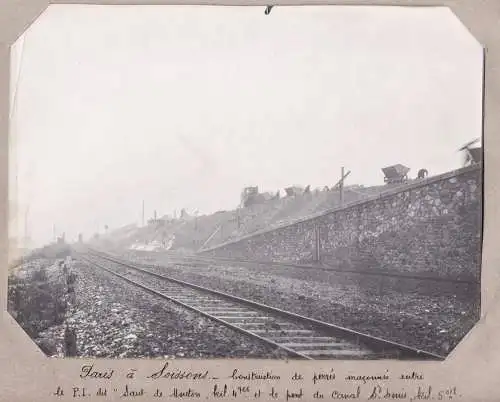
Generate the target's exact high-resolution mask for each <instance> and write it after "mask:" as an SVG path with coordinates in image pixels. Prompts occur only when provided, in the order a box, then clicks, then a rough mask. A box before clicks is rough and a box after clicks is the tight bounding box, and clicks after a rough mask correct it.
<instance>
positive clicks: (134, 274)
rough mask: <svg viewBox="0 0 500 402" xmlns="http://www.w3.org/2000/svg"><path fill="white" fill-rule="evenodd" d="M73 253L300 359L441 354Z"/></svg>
mask: <svg viewBox="0 0 500 402" xmlns="http://www.w3.org/2000/svg"><path fill="white" fill-rule="evenodd" d="M79 258H80V259H81V260H83V261H86V262H87V263H89V264H91V265H93V266H95V267H98V268H100V269H103V270H105V271H107V272H109V273H110V274H112V275H115V276H117V277H119V278H121V279H122V280H125V281H127V282H128V283H130V284H132V285H134V286H137V287H139V288H141V289H143V290H145V291H147V292H149V293H152V294H154V295H156V296H158V297H161V298H163V299H167V300H170V301H172V302H174V303H176V304H178V305H180V306H183V307H184V308H186V309H189V310H192V311H195V312H197V313H199V314H200V315H202V316H205V317H207V318H209V319H211V320H214V321H216V322H218V323H220V324H221V325H224V326H226V327H229V328H231V329H233V330H235V331H238V332H240V333H243V334H245V335H247V336H250V337H253V338H256V339H259V340H260V341H262V342H264V343H267V344H268V345H272V346H274V347H275V348H276V349H280V350H281V351H283V352H286V353H287V354H288V355H290V356H294V357H298V358H302V359H388V358H392V359H396V358H397V359H420V360H422V359H432V360H442V359H444V357H443V356H439V355H436V354H433V353H429V352H425V351H421V350H417V349H414V348H411V347H408V346H405V345H401V344H398V343H394V342H391V341H387V340H384V339H381V338H376V337H372V336H369V335H366V334H362V333H359V332H356V331H352V330H349V329H347V328H343V327H339V326H335V325H333V324H330V323H326V322H322V321H318V320H315V319H312V318H308V317H303V316H300V315H298V314H295V313H291V312H287V311H284V310H281V309H277V308H275V307H271V306H267V305H264V304H261V303H257V302H253V301H250V300H246V299H242V298H239V297H236V296H232V295H229V294H226V293H222V292H219V291H215V290H212V289H208V288H205V287H202V286H198V285H195V284H191V283H188V282H184V281H180V280H178V279H174V278H171V277H168V276H165V275H160V274H157V273H154V272H151V271H148V270H146V269H144V268H141V267H139V266H137V265H135V264H133V263H130V262H125V261H123V260H120V259H118V258H115V257H112V256H109V255H106V254H103V253H100V252H99V253H97V252H93V251H90V250H87V251H86V252H85V253H79Z"/></svg>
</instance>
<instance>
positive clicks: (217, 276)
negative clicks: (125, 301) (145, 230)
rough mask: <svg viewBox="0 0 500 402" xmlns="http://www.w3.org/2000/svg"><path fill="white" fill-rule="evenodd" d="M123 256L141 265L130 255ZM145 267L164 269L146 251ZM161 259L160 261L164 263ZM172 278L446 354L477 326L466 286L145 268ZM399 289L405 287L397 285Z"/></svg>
mask: <svg viewBox="0 0 500 402" xmlns="http://www.w3.org/2000/svg"><path fill="white" fill-rule="evenodd" d="M123 257H128V258H130V259H135V260H136V261H141V260H142V261H143V262H144V259H143V257H138V256H137V255H135V254H134V253H129V252H127V253H124V254H123ZM148 257H149V261H148V262H147V264H151V263H154V264H159V265H162V264H165V262H166V261H165V260H163V261H162V257H161V256H155V254H154V253H151V254H150V255H149V256H148ZM163 258H164V257H163ZM151 269H153V270H154V271H156V272H160V273H164V274H166V275H171V276H172V277H175V278H177V279H181V280H185V281H189V282H192V283H195V284H198V285H202V286H207V287H210V288H213V289H216V290H220V291H223V292H227V293H230V294H233V295H236V296H240V297H244V298H248V299H251V300H254V301H259V302H261V303H266V304H269V305H272V306H275V307H279V308H282V309H285V310H289V311H293V312H295V313H298V314H302V315H306V316H309V317H314V318H316V319H319V320H323V321H327V322H331V323H334V324H337V325H341V326H345V327H348V328H351V329H355V330H358V331H361V332H364V333H367V334H370V335H373V336H379V337H382V338H385V339H389V340H392V341H395V342H400V343H404V344H406V345H410V346H413V347H416V348H421V349H425V350H428V351H431V352H434V353H439V354H443V355H446V354H447V353H448V352H449V351H450V350H451V349H453V348H454V347H455V346H456V344H457V343H458V342H459V341H460V339H461V338H462V337H463V336H464V335H465V334H466V333H467V332H468V331H469V329H470V328H471V327H472V326H473V325H474V323H475V322H476V321H477V316H478V309H479V307H478V303H479V292H478V291H477V288H475V287H471V286H470V285H462V284H460V285H454V286H450V285H443V284H438V283H429V282H427V283H425V282H423V281H418V282H417V281H403V282H401V281H400V282H397V281H396V280H394V279H386V280H384V282H381V281H380V279H378V278H376V277H373V276H370V277H369V276H360V275H346V274H341V275H339V274H338V273H332V272H325V271H319V270H316V271H314V270H310V269H309V270H308V269H307V268H306V269H304V268H293V267H273V268H272V270H269V269H265V268H264V267H263V266H258V265H255V266H254V267H249V266H247V265H246V264H245V266H242V265H238V264H236V263H235V264H231V265H228V264H217V266H215V265H208V266H206V265H204V266H202V267H189V266H175V265H167V266H162V267H156V268H152V267H151ZM403 285H404V286H403Z"/></svg>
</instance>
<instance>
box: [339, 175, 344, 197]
mask: <svg viewBox="0 0 500 402" xmlns="http://www.w3.org/2000/svg"><path fill="white" fill-rule="evenodd" d="M339 190H340V192H339V196H340V205H342V204H343V202H344V166H342V167H341V168H340V182H339Z"/></svg>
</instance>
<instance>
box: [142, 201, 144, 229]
mask: <svg viewBox="0 0 500 402" xmlns="http://www.w3.org/2000/svg"><path fill="white" fill-rule="evenodd" d="M142 226H144V200H142Z"/></svg>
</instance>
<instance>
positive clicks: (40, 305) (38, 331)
mask: <svg viewBox="0 0 500 402" xmlns="http://www.w3.org/2000/svg"><path fill="white" fill-rule="evenodd" d="M69 255H71V248H70V247H69V246H68V245H65V244H57V245H50V246H46V247H43V248H41V249H38V250H35V251H33V252H32V253H31V254H29V255H27V256H25V257H24V258H23V259H22V260H21V261H19V262H18V263H17V264H16V268H15V269H11V270H10V272H9V282H8V283H9V289H8V311H9V313H10V314H11V315H12V316H13V317H14V319H15V320H16V321H17V322H18V324H19V325H20V326H21V328H23V330H24V331H25V332H26V333H27V334H28V335H29V336H30V337H31V338H32V339H34V340H35V342H36V343H37V344H38V346H39V347H40V348H41V349H42V351H43V352H44V353H46V354H47V355H53V354H55V353H56V352H57V350H56V346H55V344H54V343H52V342H50V341H47V340H46V339H43V336H42V333H43V331H46V330H47V329H49V328H52V327H56V326H59V325H61V324H63V323H64V321H65V317H66V314H67V312H68V308H69V306H68V300H69V298H68V296H69V294H70V291H71V290H72V289H73V287H74V283H75V281H76V277H75V275H74V273H71V272H67V269H64V268H63V267H62V266H60V265H59V262H62V260H63V259H64V258H65V257H67V256H69Z"/></svg>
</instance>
